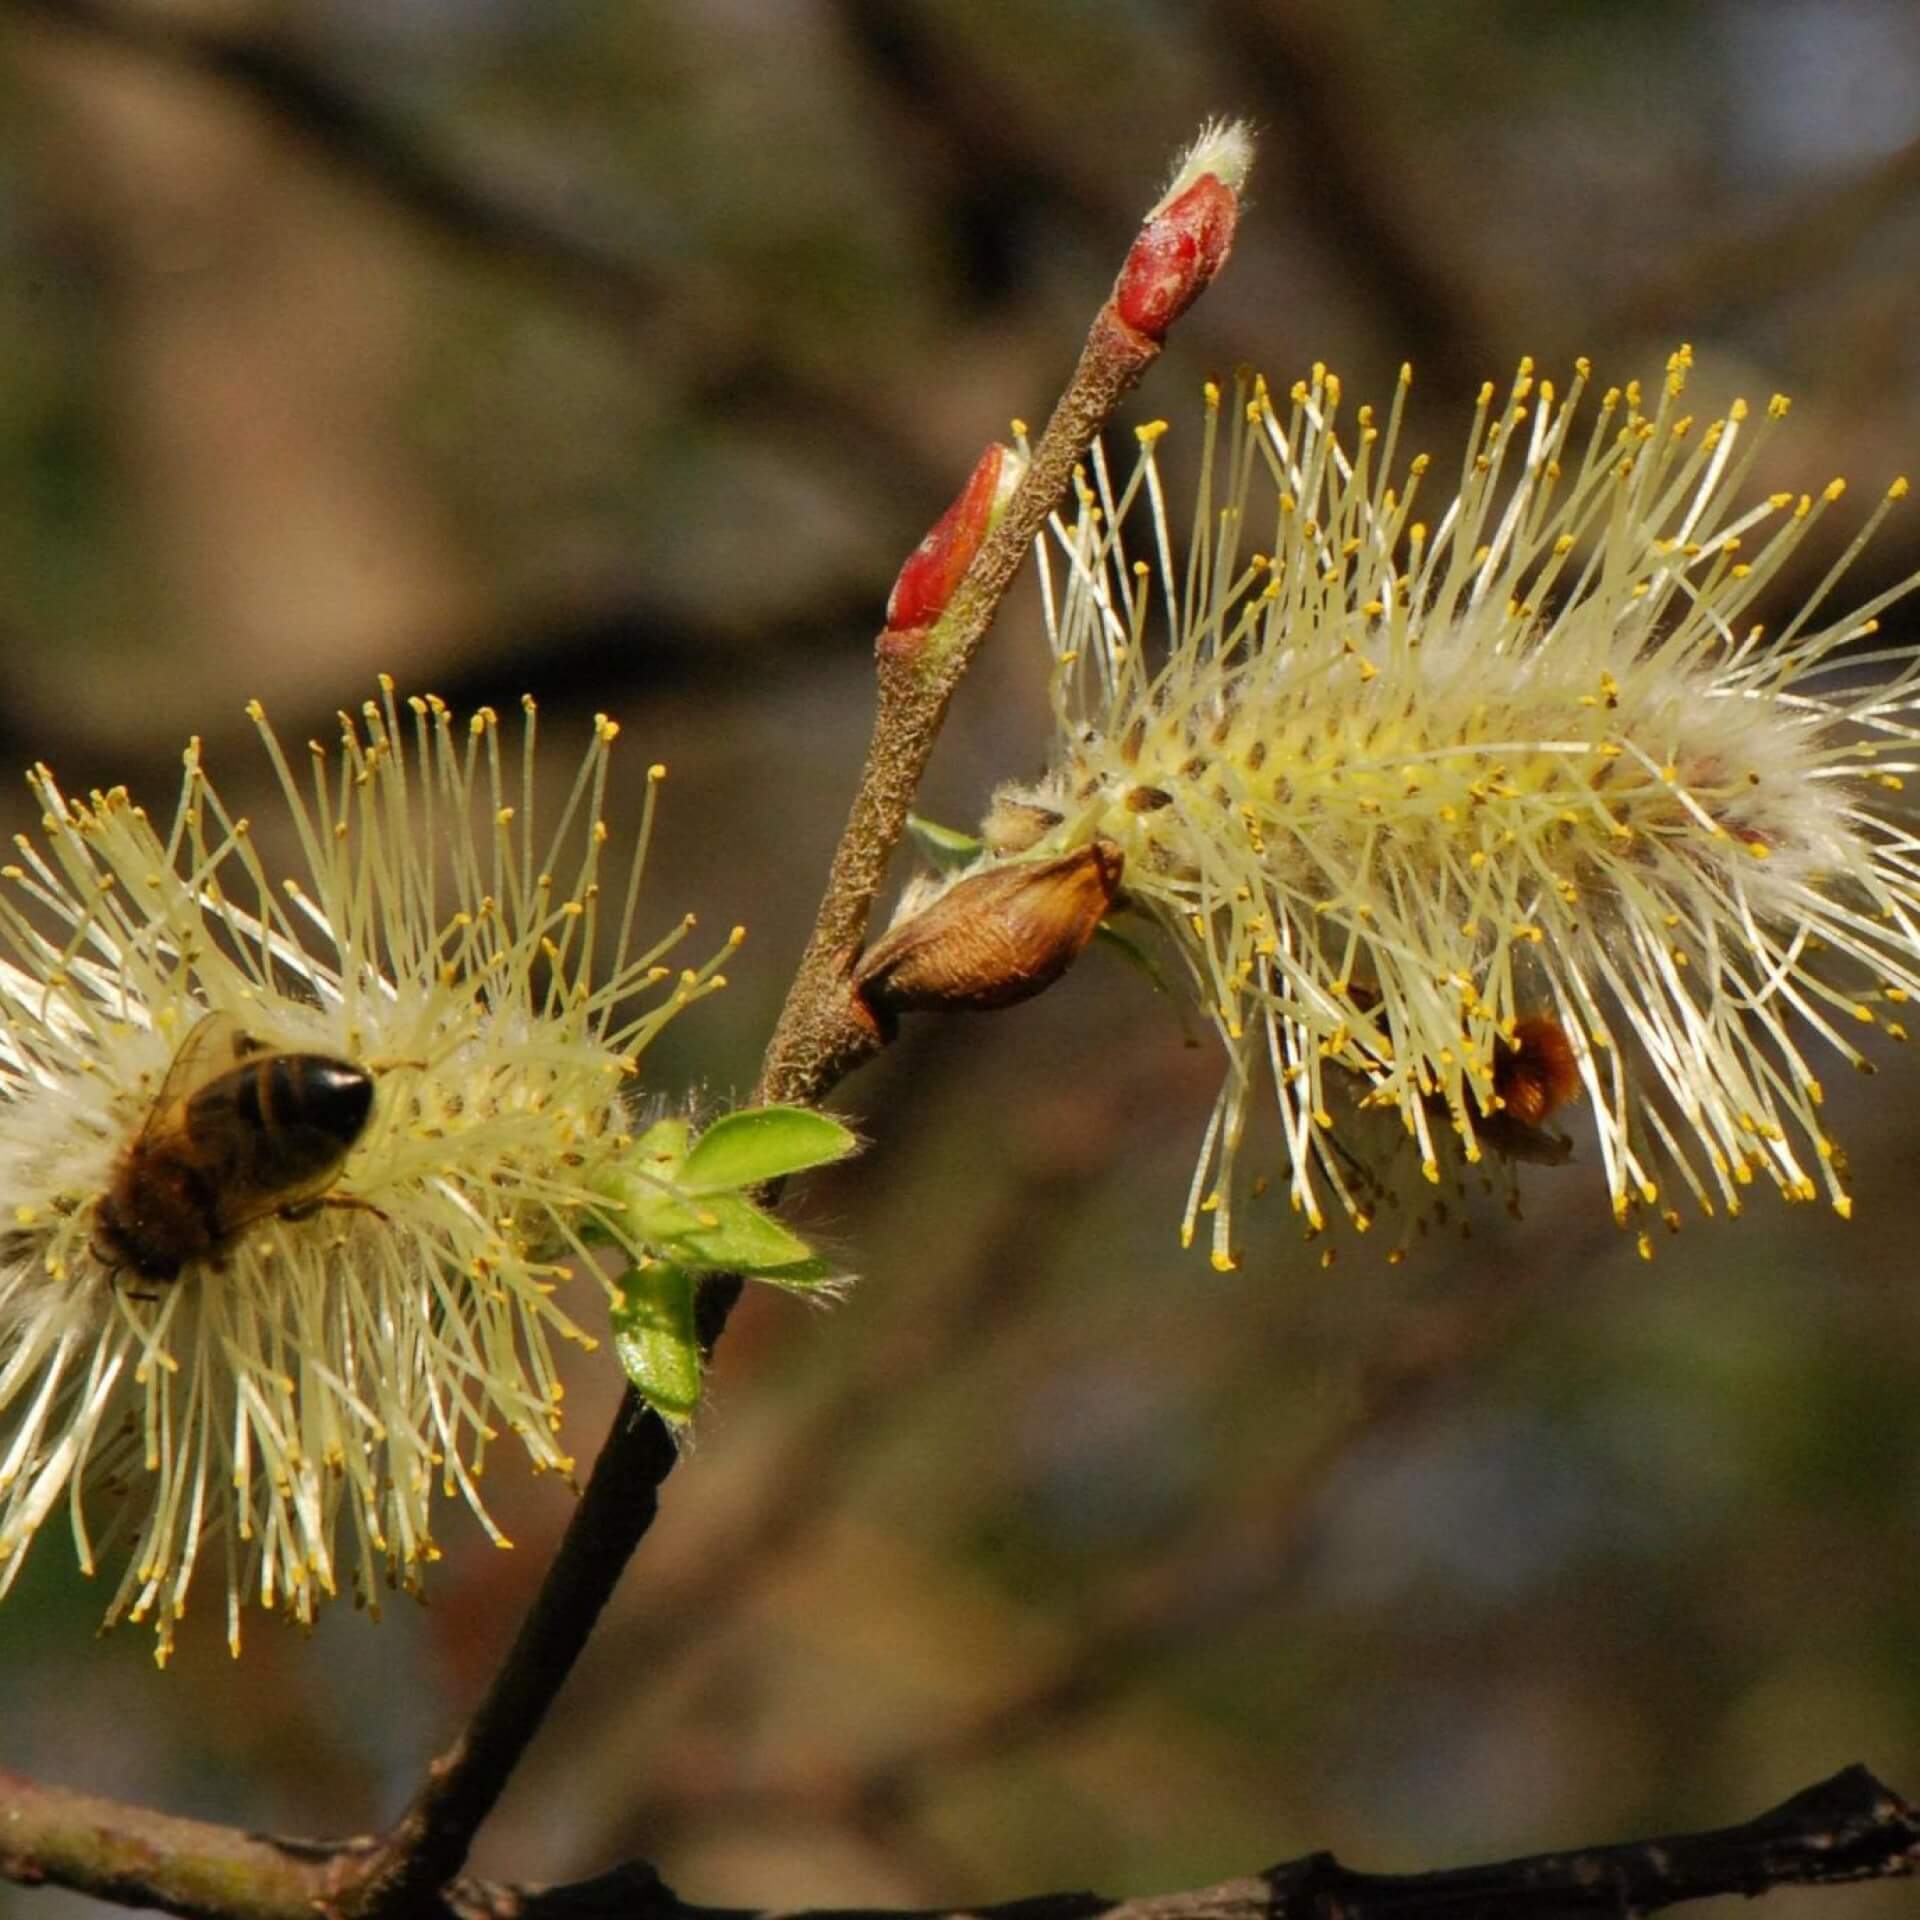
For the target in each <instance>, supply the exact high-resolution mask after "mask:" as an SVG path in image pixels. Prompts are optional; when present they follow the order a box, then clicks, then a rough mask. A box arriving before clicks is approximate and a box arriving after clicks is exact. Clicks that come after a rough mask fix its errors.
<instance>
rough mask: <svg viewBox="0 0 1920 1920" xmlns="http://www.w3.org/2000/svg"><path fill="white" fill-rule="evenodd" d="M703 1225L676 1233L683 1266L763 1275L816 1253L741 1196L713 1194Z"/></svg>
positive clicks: (704, 1206) (674, 1248) (707, 1202)
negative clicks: (768, 1270) (728, 1269)
mask: <svg viewBox="0 0 1920 1920" xmlns="http://www.w3.org/2000/svg"><path fill="white" fill-rule="evenodd" d="M701 1212H702V1214H703V1215H704V1216H705V1220H704V1221H703V1223H702V1224H701V1225H700V1226H698V1227H695V1228H694V1229H692V1230H691V1231H689V1232H686V1233H679V1234H675V1235H674V1236H673V1238H672V1244H671V1246H670V1248H669V1249H668V1251H670V1252H671V1254H672V1256H673V1258H674V1259H675V1260H677V1261H679V1262H681V1263H682V1264H684V1265H689V1266H698V1267H723V1268H732V1269H737V1270H739V1271H740V1272H742V1273H751V1274H755V1275H758V1274H759V1273H761V1272H762V1271H763V1270H764V1269H766V1268H768V1267H793V1266H798V1265H800V1263H801V1262H802V1261H807V1260H811V1259H812V1258H813V1257H814V1254H813V1249H812V1248H811V1247H810V1246H808V1245H807V1243H806V1242H805V1241H804V1240H802V1239H801V1238H800V1236H799V1235H798V1234H797V1233H792V1232H789V1231H788V1230H787V1228H785V1227H783V1226H782V1225H781V1224H780V1222H779V1221H778V1220H776V1219H774V1217H773V1216H772V1215H771V1214H768V1213H762V1212H761V1211H760V1209H759V1208H758V1207H756V1206H755V1205H754V1204H753V1202H752V1201H750V1200H743V1199H742V1198H741V1197H740V1195H738V1194H737V1193H716V1194H710V1195H708V1196H707V1198H706V1199H705V1200H703V1201H702V1202H701Z"/></svg>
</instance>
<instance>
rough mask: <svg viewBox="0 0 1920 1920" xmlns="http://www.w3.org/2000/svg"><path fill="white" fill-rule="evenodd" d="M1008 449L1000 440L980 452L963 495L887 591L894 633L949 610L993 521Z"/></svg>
mask: <svg viewBox="0 0 1920 1920" xmlns="http://www.w3.org/2000/svg"><path fill="white" fill-rule="evenodd" d="M1006 457H1007V449H1006V448H1005V447H1003V446H1001V445H1000V444H999V443H998V442H997V441H996V442H995V443H994V445H992V446H990V447H989V448H988V449H987V450H986V452H985V453H983V454H982V455H981V456H980V461H979V464H978V465H977V466H976V467H975V468H974V470H973V474H972V477H971V478H970V479H969V480H968V481H967V484H966V485H965V486H964V487H962V488H961V489H960V497H959V499H957V500H956V501H955V502H954V503H953V505H952V506H950V507H949V508H948V509H947V510H946V512H945V513H943V514H942V515H941V516H940V518H939V519H938V520H936V521H935V522H934V523H933V528H932V531H931V532H929V533H928V535H927V537H926V538H925V539H924V540H922V541H921V542H920V544H919V545H918V546H917V547H915V548H914V550H913V551H912V552H911V553H910V554H908V556H907V563H906V565H905V566H903V567H902V568H901V569H900V577H899V578H898V579H897V580H895V581H894V583H893V592H892V593H890V594H889V595H888V596H887V627H888V630H889V631H891V632H895V633H898V632H902V631H909V630H911V629H913V628H915V627H930V626H931V625H932V624H933V623H934V621H936V620H937V619H939V617H940V616H941V614H943V613H944V612H945V611H946V608H947V602H948V601H949V600H951V599H952V598H953V590H954V588H955V587H957V586H958V585H959V584H960V582H961V579H962V578H963V577H964V575H965V574H966V571H967V569H968V568H969V567H970V566H972V564H973V556H974V555H975V554H976V553H978V552H979V551H980V543H981V542H982V541H983V540H984V539H985V538H986V537H987V532H988V529H989V528H990V527H991V526H992V525H993V509H994V506H995V504H996V502H997V500H998V496H999V491H1000V468H1001V464H1002V463H1003V462H1004V461H1005V459H1006Z"/></svg>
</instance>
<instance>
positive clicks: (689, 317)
mask: <svg viewBox="0 0 1920 1920" xmlns="http://www.w3.org/2000/svg"><path fill="white" fill-rule="evenodd" d="M0 13H12V14H13V15H15V16H17V17H18V18H20V19H22V20H32V21H42V22H45V23H47V24H48V25H50V26H53V27H55V28H58V29H61V30H63V31H69V32H73V33H77V34H85V35H88V36H90V37H92V38H93V39H95V40H97V41H98V42H99V43H100V44H102V45H104V46H113V47H118V48H120V49H122V50H124V51H126V52H130V53H136V54H138V55H140V56H141V57H142V58H144V59H147V60H150V61H152V62H153V63H154V65H155V66H156V67H158V68H161V69H170V70H172V71H173V72H175V73H178V74H182V75H184V76H187V77H189V78H195V79H200V80H204V81H208V82H211V83H213V84H214V85H217V86H220V87H222V88H224V89H226V91H227V92H228V93H229V94H230V95H231V96H232V97H233V98H235V99H237V100H240V101H243V102H245V103H246V104H247V105H248V106H249V107H251V108H252V109H253V110H254V111H256V112H257V113H259V114H262V115H263V116H265V117H266V119H268V120H269V121H270V122H271V123H272V124H273V125H274V126H276V127H277V128H278V129H279V130H280V131H281V132H282V133H284V134H286V135H288V136H290V137H291V138H293V139H294V140H296V141H298V142H299V143H300V144H301V145H303V146H305V147H306V148H307V149H308V150H309V151H310V152H311V153H313V154H314V155H315V156H316V157H317V158H319V159H320V160H321V161H323V162H324V163H325V164H326V165H327V166H329V167H331V168H332V169H334V170H335V171H336V172H337V173H338V174H340V175H341V176H342V177H343V178H345V179H348V180H351V181H353V182H355V183H356V184H358V185H359V186H360V187H362V188H364V189H366V190H368V191H371V192H373V193H375V194H377V195H378V196H379V197H380V198H381V199H382V200H383V201H384V202H385V203H386V204H387V205H388V206H389V207H391V208H393V209H395V210H396V211H398V212H399V213H401V214H403V215H405V216H406V217H407V218H408V219H410V220H412V221H413V222H414V223H415V224H416V225H417V226H419V227H420V228H421V229H423V230H424V231H426V232H428V233H430V234H432V235H434V236H436V237H439V238H442V239H446V240H451V241H452V242H454V243H455V244H456V245H458V246H460V247H462V248H464V249H466V250H467V251H469V252H471V253H472V254H474V255H475V257H476V258H478V259H480V260H482V261H485V262H487V263H488V264H490V265H492V264H500V265H505V266H507V267H510V268H516V269H519V270H520V271H522V272H524V273H526V274H527V275H528V276H529V277H530V278H531V279H532V280H533V281H534V282H535V284H537V285H540V286H544V287H547V288H550V289H551V290H552V291H553V292H555V293H557V294H559V295H560V296H562V297H564V298H567V299H570V300H573V301H575V302H577V303H579V304H580V305H582V306H583V307H585V308H586V309H587V310H588V311H589V312H592V313H594V314H596V315H597V316H599V317H600V318H601V319H603V320H605V321H607V322H608V323H610V324H611V326H612V327H613V328H614V329H616V331H617V333H618V335H619V337H620V339H621V341H622V343H623V344H624V345H625V346H626V347H627V348H628V349H629V350H630V351H633V352H635V353H636V354H637V353H641V352H644V355H645V358H646V361H647V365H648V367H649V370H650V376H651V377H652V378H653V379H654V380H655V381H656V382H657V383H659V384H660V385H661V386H663V387H666V386H673V385H679V386H680V387H681V388H682V389H683V390H684V397H685V400H686V404H687V405H688V407H689V408H690V409H691V410H693V411H694V412H700V411H703V410H707V409H711V408H713V407H716V406H717V407H719V408H721V409H722V410H723V411H731V412H732V413H734V414H735V415H736V416H738V415H744V414H745V413H746V412H748V411H749V410H751V411H753V412H754V413H755V414H756V415H759V416H764V421H765V424H767V425H768V426H774V425H777V424H779V423H781V422H783V421H791V422H792V423H793V432H794V434H795V436H796V437H797V438H800V439H803V440H804V443H805V444H806V445H807V446H808V448H809V449H810V450H812V451H813V453H814V454H815V456H816V457H817V456H818V453H819V449H820V446H821V436H820V423H821V422H822V421H823V420H831V421H832V422H833V423H834V430H833V439H832V440H831V441H830V442H828V443H827V444H829V445H830V446H835V447H838V448H840V449H842V450H848V451H852V452H856V453H857V454H858V455H859V456H860V458H861V459H862V460H863V461H866V462H871V463H873V465H874V466H875V467H876V468H877V470H879V471H883V472H886V473H888V474H890V475H891V476H892V478H893V480H894V483H895V491H894V492H893V493H892V494H889V495H887V496H884V497H883V501H882V504H883V505H884V504H885V500H886V499H895V498H898V497H899V495H900V494H903V493H904V494H912V493H913V492H915V491H920V492H925V493H931V492H934V491H937V490H938V488H939V486H940V484H941V480H942V477H943V476H942V475H941V474H940V473H938V472H936V471H935V470H934V469H933V467H932V466H931V465H930V463H929V458H928V454H927V451H926V449H925V447H924V445H923V444H921V442H920V441H919V440H917V439H916V438H914V437H913V436H912V435H911V434H909V433H906V432H903V431H902V430H901V427H900V425H899V423H898V422H897V421H896V420H894V419H893V418H891V417H889V415H888V413H887V411H886V410H885V408H884V407H883V406H882V405H881V404H879V401H878V397H877V396H876V394H875V393H874V392H873V391H872V389H871V385H870V383H866V382H863V381H861V380H859V379H857V378H853V379H848V380H845V381H838V382H836V381H833V380H831V379H830V378H827V377H823V375H822V374H821V373H820V371H819V370H818V369H816V368H813V367H810V366H808V365H806V364H804V363H802V362H800V361H798V360H796V359H795V357H794V356H792V355H790V354H785V355H783V354H782V353H781V352H780V350H779V343H780V341H781V339H782V333H781V330H780V329H779V328H777V327H771V326H769V325H767V324H765V322H764V316H762V315H761V314H760V313H759V312H758V311H757V309H756V305H755V302H754V301H753V300H752V299H750V298H749V297H747V290H746V289H744V288H742V287H740V286H738V285H735V284H734V283H732V282H731V281H723V280H722V279H720V278H719V277H718V276H716V275H714V274H712V273H710V272H706V271H703V270H702V269H701V267H700V264H699V262H698V261H697V260H695V259H693V258H692V257H691V256H690V252H689V249H688V247H687V245H686V244H685V240H684V236H683V235H680V234H678V233H677V232H674V231H669V230H667V228H666V225H665V223H664V222H663V220H662V219H661V217H660V216H659V215H658V214H650V213H648V212H646V211H644V210H643V209H641V208H638V207H635V206H632V205H623V206H622V207H621V209H620V211H619V218H618V221H617V222H615V221H614V220H613V219H611V218H609V219H608V220H606V221H604V222H603V223H602V224H603V225H604V226H606V227H608V228H612V227H614V226H616V225H617V227H618V230H619V233H620V236H621V237H620V238H618V239H616V238H614V237H613V236H612V234H611V233H609V232H602V231H597V230H596V229H595V227H593V226H592V225H590V224H588V223H587V222H586V221H584V220H583V219H582V218H581V216H580V214H579V211H578V209H577V207H576V206H574V205H573V204H572V202H571V201H562V200H561V198H560V197H559V196H558V195H557V194H554V193H546V194H542V193H539V192H536V191H534V190H533V189H531V188H529V187H528V186H527V184H526V183H525V182H524V181H523V180H522V179H520V178H518V177H516V176H514V175H512V174H510V173H509V172H507V170H505V169H503V168H501V167H499V166H497V165H493V164H490V163H489V162H488V161H487V159H486V157H485V156H484V155H483V154H481V153H479V152H476V151H471V150H468V151H463V152H462V153H461V155H460V157H459V158H458V159H457V160H456V159H454V158H452V157H450V156H449V155H448V154H447V153H445V152H443V151H441V150H440V149H439V148H437V147H436V146H435V144H434V142H433V140H432V139H431V137H429V136H427V135H425V134H423V133H422V131H421V130H420V128H419V127H418V126H417V125H416V124H415V123H414V122H413V121H412V120H411V119H410V118H409V117H407V116H406V115H404V114H403V113H401V112H399V111H397V110H395V109H393V108H390V107H388V106H386V105H383V104H381V103H380V102H378V101H376V100H375V99H373V98H371V97H370V96H369V95H368V94H367V93H366V92H364V91H363V90H362V89H361V88H360V87H358V86H357V85H356V84H355V83H354V82H353V81H352V80H350V79H349V78H348V77H347V76H346V75H344V74H342V73H339V72H336V71H334V70H332V69H331V68H329V67H328V66H327V65H326V64H325V63H324V62H323V61H322V60H320V59H319V58H318V57H316V56H315V55H313V54H311V53H309V52H307V51H306V50H304V49H302V48H301V47H299V46H298V45H297V44H295V43H293V42H291V41H289V40H287V39H285V38H280V37H273V36H269V35H265V34H259V33H244V32H237V31H235V30H233V29H232V28H229V27H224V26H218V25H214V24H210V23H208V22H205V21H202V20H199V19H196V18H194V17H193V16H192V15H191V14H186V13H182V12H180V11H179V10H178V9H173V8H166V9H162V8H159V7H154V6H144V5H138V4H131V5H129V4H119V3H117V0H0ZM636 232H639V233H642V234H644V235H645V236H646V237H647V238H648V240H649V241H650V243H651V246H652V249H653V255H658V256H660V257H665V258H669V259H671V260H672V263H673V266H672V272H671V274H670V275H669V274H664V273H661V272H659V271H657V270H656V268H655V266H654V265H653V256H652V255H649V254H645V253H641V252H636V251H635V250H634V247H633V245H632V239H633V235H634V234H635V233H636ZM769 340H771V341H772V342H773V345H772V346H768V345H767V344H765V343H766V342H767V341H769Z"/></svg>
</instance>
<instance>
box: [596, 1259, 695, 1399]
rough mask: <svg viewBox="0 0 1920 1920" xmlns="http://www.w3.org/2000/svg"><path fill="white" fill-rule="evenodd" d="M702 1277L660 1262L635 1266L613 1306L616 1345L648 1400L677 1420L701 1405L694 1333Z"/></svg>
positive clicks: (636, 1387)
mask: <svg viewBox="0 0 1920 1920" xmlns="http://www.w3.org/2000/svg"><path fill="white" fill-rule="evenodd" d="M698 1289H699V1280H698V1278H697V1276H695V1275H694V1274H692V1273H689V1272H688V1271H687V1270H686V1269H685V1268H683V1267H674V1266H669V1265H667V1264H666V1263H665V1262H660V1263H658V1264H656V1265H654V1266H650V1267H630V1268H628V1270H627V1272H626V1273H625V1275H624V1276H623V1277H622V1278H621V1281H620V1304H619V1305H618V1306H617V1307H615V1308H614V1310H613V1350H614V1352H615V1353H616V1354H618V1355H619V1358H620V1365H621V1367H622V1368H623V1369H624V1370H625V1372H626V1376H627V1378H628V1379H629V1380H631V1381H632V1382H633V1385H634V1390H635V1391H636V1392H637V1393H638V1394H639V1395H640V1397H641V1398H642V1399H643V1400H645V1401H646V1403H647V1405H648V1406H650V1407H651V1408H653V1410H654V1411H655V1412H656V1413H657V1414H659V1415H660V1417H661V1418H662V1419H663V1420H667V1421H669V1422H671V1423H673V1424H674V1425H676V1426H678V1425H682V1424H684V1423H685V1422H686V1421H688V1420H691V1419H692V1418H693V1414H694V1409H695V1408H697V1407H698V1406H699V1404H700V1342H699V1340H698V1338H697V1337H696V1335H695V1333H694V1320H693V1306H694V1296H695V1294H696V1293H697V1291H698Z"/></svg>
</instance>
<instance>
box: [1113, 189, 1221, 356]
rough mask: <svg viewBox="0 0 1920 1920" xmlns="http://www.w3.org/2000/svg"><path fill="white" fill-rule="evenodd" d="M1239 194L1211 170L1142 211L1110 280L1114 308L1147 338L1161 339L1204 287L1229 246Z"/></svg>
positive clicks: (1204, 289)
mask: <svg viewBox="0 0 1920 1920" xmlns="http://www.w3.org/2000/svg"><path fill="white" fill-rule="evenodd" d="M1239 217H1240V196H1239V195H1238V194H1237V193H1235V192H1234V190H1233V189H1232V188H1231V187H1229V186H1227V185H1226V184H1225V183H1224V182H1223V181H1222V180H1221V179H1220V177H1219V176H1218V175H1217V174H1212V173H1203V174H1202V175H1201V176H1200V178H1199V179H1198V180H1196V181H1195V182H1194V183H1193V185H1192V186H1190V187H1188V188H1187V189H1186V191H1185V192H1184V193H1182V194H1180V195H1179V196H1178V198H1176V199H1173V200H1170V201H1169V202H1168V203H1167V204H1166V205H1165V206H1163V207H1161V208H1160V209H1159V211H1158V212H1156V213H1153V214H1151V215H1149V216H1148V219H1147V223H1146V225H1145V226H1143V227H1142V228H1141V229H1140V237H1139V238H1138V239H1137V240H1135V241H1134V243H1133V250H1132V252H1130V253H1129V254H1128V255H1127V264H1126V265H1125V266H1124V267H1122V268H1121V269H1120V278H1119V280H1118V281H1117V282H1116V283H1115V285H1114V290H1113V303H1114V309H1115V311H1116V312H1117V313H1118V314H1119V316H1120V318H1121V319H1122V320H1124V321H1125V322H1126V323H1127V324H1128V325H1129V326H1130V327H1133V328H1134V329H1135V330H1136V331H1138V332H1140V333H1143V334H1145V335H1146V336H1147V338H1148V339H1149V340H1161V339H1164V338H1165V337H1166V332H1167V329H1168V328H1169V327H1171V326H1172V325H1173V323H1174V322H1175V321H1176V320H1178V319H1179V318H1180V316H1181V315H1182V314H1183V313H1185V312H1186V310H1187V309H1188V308H1189V307H1190V306H1192V305H1193V303H1194V301H1196V300H1197V299H1198V298H1199V297H1200V295H1201V294H1202V293H1203V292H1205V291H1206V287H1207V283H1208V282H1209V281H1210V280H1212V278H1213V276H1214V275H1215V274H1216V273H1218V272H1219V271H1220V269H1221V268H1222V267H1223V266H1225V265H1226V263H1227V255H1228V254H1229V253H1231V252H1232V251H1233V230H1234V227H1235V225H1236V223H1237V222H1238V220H1239Z"/></svg>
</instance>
